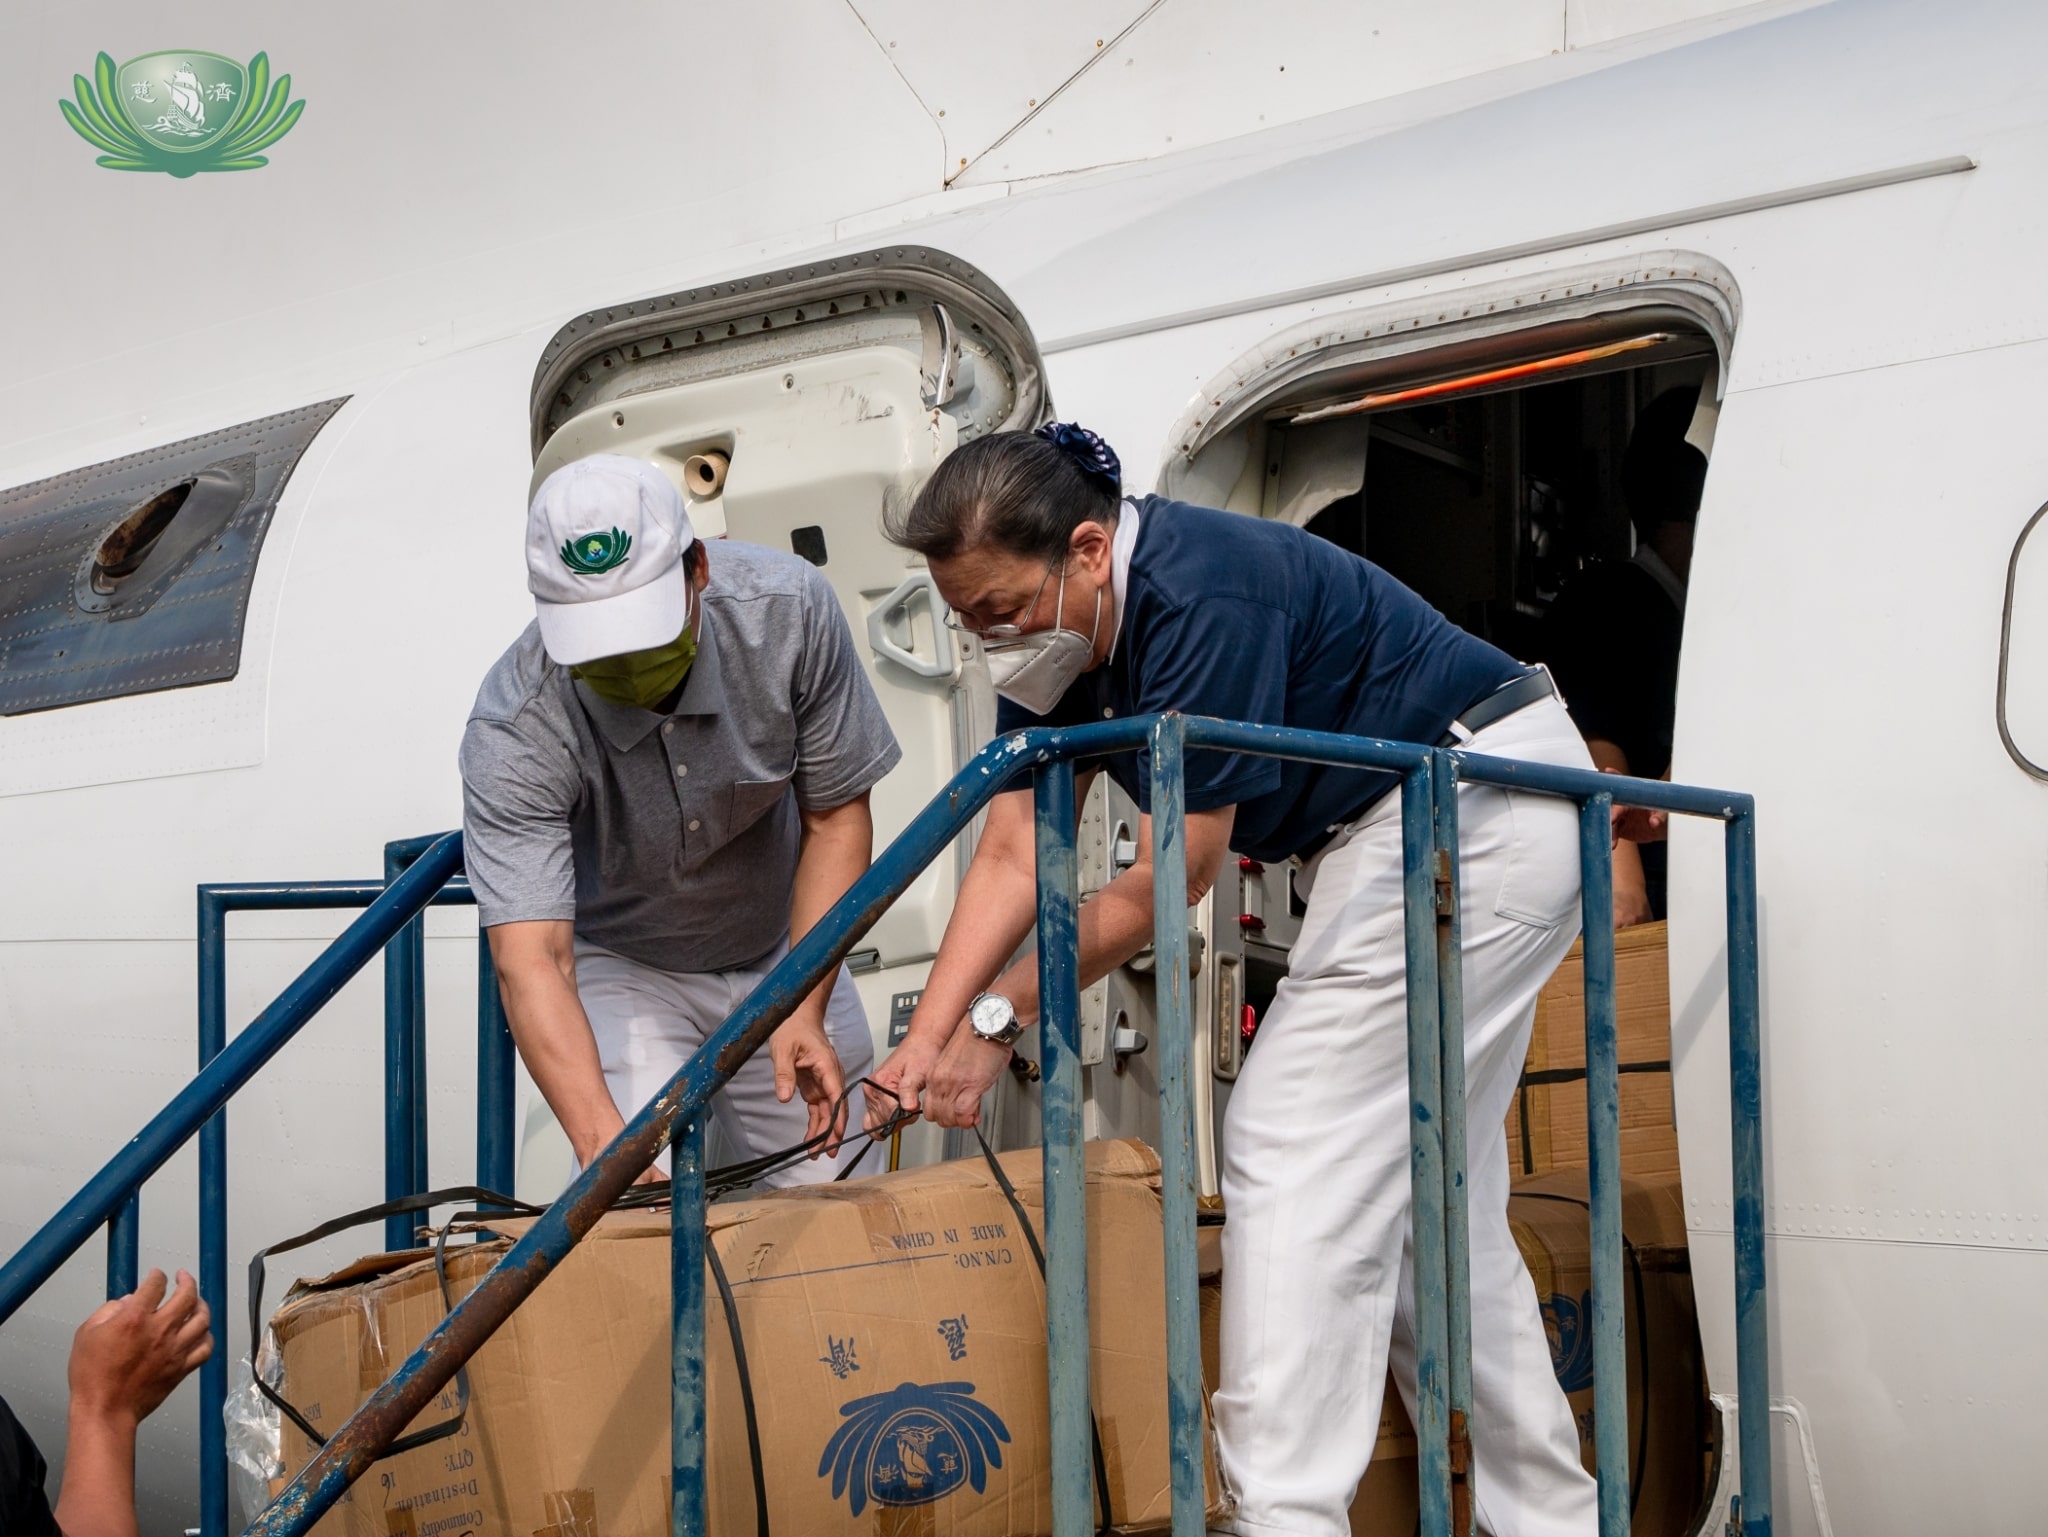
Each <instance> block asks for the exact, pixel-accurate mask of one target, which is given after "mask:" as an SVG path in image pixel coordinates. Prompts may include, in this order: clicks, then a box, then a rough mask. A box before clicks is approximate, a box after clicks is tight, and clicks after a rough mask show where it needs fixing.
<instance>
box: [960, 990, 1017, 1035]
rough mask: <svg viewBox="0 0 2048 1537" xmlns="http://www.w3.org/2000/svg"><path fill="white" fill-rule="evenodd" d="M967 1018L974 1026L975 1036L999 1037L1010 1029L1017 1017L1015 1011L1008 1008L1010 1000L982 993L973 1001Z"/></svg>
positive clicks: (993, 994)
mask: <svg viewBox="0 0 2048 1537" xmlns="http://www.w3.org/2000/svg"><path fill="white" fill-rule="evenodd" d="M967 1017H968V1019H969V1021H970V1022H972V1024H973V1025H974V1033H975V1034H976V1035H991V1036H994V1035H1001V1034H1002V1033H1003V1032H1004V1031H1005V1030H1008V1029H1009V1028H1010V1024H1011V1022H1012V1021H1013V1020H1015V1019H1016V1017H1017V1011H1016V1010H1015V1009H1013V1008H1012V1007H1010V1000H1009V999H1007V998H1004V997H1001V996H999V995H998V994H995V993H983V994H982V995H981V996H980V997H979V998H977V999H975V1000H974V1006H973V1008H971V1009H969V1010H968V1014H967Z"/></svg>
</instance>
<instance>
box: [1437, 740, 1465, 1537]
mask: <svg viewBox="0 0 2048 1537" xmlns="http://www.w3.org/2000/svg"><path fill="white" fill-rule="evenodd" d="M1430 791H1431V810H1432V835H1433V837H1434V839H1435V842H1436V848H1435V851H1434V860H1435V869H1434V875H1435V881H1436V999H1437V1034H1438V1041H1439V1043H1440V1044H1439V1048H1438V1051H1439V1067H1440V1070H1441V1073H1442V1082H1443V1120H1442V1124H1443V1129H1444V1141H1443V1148H1444V1154H1443V1156H1444V1332H1445V1335H1446V1339H1447V1342H1448V1344H1449V1346H1450V1352H1449V1367H1450V1371H1449V1376H1448V1389H1449V1407H1450V1414H1449V1423H1450V1471H1451V1532H1452V1537H1470V1534H1471V1531H1472V1494H1473V1488H1472V1253H1471V1251H1472V1224H1471V1214H1470V1210H1469V1194H1470V1192H1469V1191H1468V1189H1467V1186H1466V1179H1465V1160H1466V1156H1467V1153H1468V1150H1469V1143H1468V1141H1467V1138H1466V1134H1465V951H1464V928H1463V923H1462V919H1461V917H1460V914H1459V898H1460V889H1459V875H1458V765H1457V760H1456V759H1455V758H1453V757H1452V756H1451V754H1450V753H1448V752H1446V751H1444V750H1443V749H1441V748H1439V749H1437V750H1435V751H1433V752H1432V753H1431V754H1430Z"/></svg>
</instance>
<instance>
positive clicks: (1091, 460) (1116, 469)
mask: <svg viewBox="0 0 2048 1537" xmlns="http://www.w3.org/2000/svg"><path fill="white" fill-rule="evenodd" d="M1032 436H1034V437H1039V438H1043V439H1045V441H1046V442H1048V443H1050V444H1052V446H1053V447H1054V448H1057V449H1058V450H1059V451H1060V452H1061V453H1063V454H1065V455H1066V456H1067V457H1068V458H1069V459H1071V460H1073V461H1074V463H1075V464H1077V465H1079V466H1080V467H1081V469H1082V471H1083V472H1084V473H1085V474H1089V475H1095V476H1099V477H1100V478H1101V479H1103V480H1106V481H1108V482H1109V489H1110V494H1111V495H1113V496H1121V495H1122V494H1123V489H1124V467H1123V466H1122V465H1121V464H1119V463H1118V462H1117V457H1116V452H1115V450H1113V449H1112V448H1111V447H1110V446H1109V445H1108V444H1107V443H1105V442H1103V441H1102V439H1101V438H1099V437H1097V436H1096V435H1095V434H1094V433H1092V432H1090V431H1089V430H1088V429H1087V428H1086V427H1083V426H1082V425H1081V424H1080V423H1079V422H1047V423H1046V424H1045V425H1044V426H1043V427H1040V428H1037V429H1036V430H1035V431H1034V432H1033V434H1032Z"/></svg>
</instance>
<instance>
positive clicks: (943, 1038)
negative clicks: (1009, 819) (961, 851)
mask: <svg viewBox="0 0 2048 1537" xmlns="http://www.w3.org/2000/svg"><path fill="white" fill-rule="evenodd" d="M1036 892H1037V885H1036V883H1035V881H1034V879H1033V874H1032V870H1031V868H1030V867H1029V866H1026V865H1019V864H1017V863H1015V862H1014V861H1012V860H1010V859H1007V858H1004V857H1001V856H1000V855H992V854H991V853H990V852H989V851H988V849H987V847H986V845H985V846H984V848H983V849H982V850H981V851H979V852H977V853H976V855H975V858H974V862H973V863H972V864H970V865H969V866H968V867H967V876H966V879H964V880H963V881H961V883H960V893H959V895H958V896H957V897H956V898H955V899H954V902H953V915H952V917H951V918H949V919H948V920H947V921H946V937H945V939H944V940H943V941H941V943H940V945H939V956H938V959H937V960H935V961H933V962H932V969H931V975H930V976H929V977H927V978H926V979H925V985H924V996H923V997H922V998H920V999H919V1000H918V1005H917V1013H916V1015H915V1016H914V1017H913V1019H912V1021H911V1025H910V1033H911V1035H912V1036H914V1037H919V1038H923V1037H929V1041H928V1044H929V1045H931V1046H934V1047H943V1046H944V1045H945V1044H946V1042H947V1041H949V1040H951V1039H952V1036H953V1031H954V1028H955V1027H956V1026H957V1025H958V1024H959V1023H960V1020H961V1017H962V1016H963V1015H965V1014H966V1012H967V1005H968V1004H970V1003H972V1002H973V1001H974V997H975V995H976V994H977V993H979V992H980V991H981V990H982V989H983V988H984V987H986V986H987V985H988V979H989V978H990V977H992V976H994V975H995V974H996V972H998V971H999V970H1001V969H1002V965H1003V963H1004V962H1005V961H1007V960H1008V959H1009V958H1010V957H1011V956H1012V955H1014V954H1015V953H1016V951H1017V946H1019V945H1021V944H1022V943H1023V942H1024V936H1025V935H1027V934H1029V933H1030V932H1031V927H1032V924H1033V922H1034V921H1035V920H1036V916H1037V908H1036Z"/></svg>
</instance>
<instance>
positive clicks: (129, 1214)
mask: <svg viewBox="0 0 2048 1537" xmlns="http://www.w3.org/2000/svg"><path fill="white" fill-rule="evenodd" d="M141 1274H142V1192H141V1191H140V1190H136V1191H133V1192H132V1193H130V1195H129V1197H128V1199H127V1201H126V1203H125V1204H123V1206H122V1207H121V1209H120V1210H119V1211H117V1212H115V1213H114V1215H113V1217H112V1219H111V1220H109V1221H108V1223H107V1300H108V1301H110V1302H111V1301H112V1300H113V1299H114V1298H116V1297H125V1296H127V1295H128V1294H129V1293H130V1292H132V1291H134V1290H135V1287H136V1285H137V1283H138V1282H139V1280H140V1279H141Z"/></svg>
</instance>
